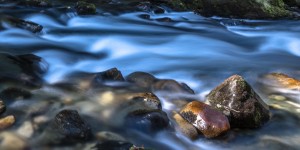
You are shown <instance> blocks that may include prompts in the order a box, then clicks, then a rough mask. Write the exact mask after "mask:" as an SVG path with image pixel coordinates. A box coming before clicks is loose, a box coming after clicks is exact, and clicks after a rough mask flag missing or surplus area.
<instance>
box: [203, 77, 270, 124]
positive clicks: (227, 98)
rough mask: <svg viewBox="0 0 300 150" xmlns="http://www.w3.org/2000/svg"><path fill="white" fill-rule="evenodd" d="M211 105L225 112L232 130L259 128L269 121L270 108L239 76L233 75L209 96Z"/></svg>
mask: <svg viewBox="0 0 300 150" xmlns="http://www.w3.org/2000/svg"><path fill="white" fill-rule="evenodd" d="M207 100H208V102H209V104H210V105H211V106H212V107H213V108H215V109H217V110H219V111H221V112H223V113H224V114H225V115H226V116H227V117H228V119H229V121H230V126H231V127H232V128H257V127H261V126H262V125H263V124H265V123H266V122H267V121H268V120H269V119H270V116H269V107H268V105H267V104H265V103H264V101H263V100H262V99H261V98H260V97H259V96H258V95H257V94H256V93H255V91H254V90H253V89H252V88H251V86H250V85H249V84H248V83H247V82H246V81H245V80H244V79H243V78H242V77H241V76H239V75H233V76H231V77H229V78H228V79H226V80H225V81H224V82H223V83H221V84H220V85H219V86H217V87H216V88H215V89H213V90H212V91H211V92H210V93H209V94H208V96H207Z"/></svg>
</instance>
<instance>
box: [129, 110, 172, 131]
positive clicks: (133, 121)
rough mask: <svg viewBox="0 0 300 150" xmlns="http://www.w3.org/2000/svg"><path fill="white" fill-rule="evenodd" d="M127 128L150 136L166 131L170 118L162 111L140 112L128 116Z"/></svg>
mask: <svg viewBox="0 0 300 150" xmlns="http://www.w3.org/2000/svg"><path fill="white" fill-rule="evenodd" d="M125 126H126V127H129V128H132V129H135V130H139V131H143V132H145V133H149V134H150V133H155V132H157V131H160V130H163V129H166V128H167V127H168V126H169V118H168V116H167V114H166V113H165V112H163V111H162V110H152V111H148V110H138V111H134V112H131V113H129V114H128V115H127V116H126V118H125Z"/></svg>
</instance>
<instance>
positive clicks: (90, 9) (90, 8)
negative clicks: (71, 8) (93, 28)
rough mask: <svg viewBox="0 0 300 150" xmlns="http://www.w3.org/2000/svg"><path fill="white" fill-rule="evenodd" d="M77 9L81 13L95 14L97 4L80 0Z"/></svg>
mask: <svg viewBox="0 0 300 150" xmlns="http://www.w3.org/2000/svg"><path fill="white" fill-rule="evenodd" d="M75 9H76V11H77V13H78V14H79V15H93V14H96V6H95V5H94V4H92V3H87V2H85V1H78V2H77V3H76V6H75Z"/></svg>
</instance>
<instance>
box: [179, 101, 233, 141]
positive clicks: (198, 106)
mask: <svg viewBox="0 0 300 150" xmlns="http://www.w3.org/2000/svg"><path fill="white" fill-rule="evenodd" d="M180 115H181V116H182V117H183V118H184V119H186V120H187V121H188V122H190V123H191V124H193V125H194V126H195V127H196V128H197V129H198V130H199V131H200V132H201V133H203V135H204V136H205V137H207V138H212V137H217V136H219V135H221V134H222V133H225V132H226V131H228V130H229V129H230V124H229V121H228V119H227V117H226V116H225V115H224V114H222V113H221V112H219V111H217V110H214V109H212V108H211V107H210V106H209V105H206V104H204V103H202V102H199V101H193V102H190V103H188V104H187V105H185V106H184V107H183V109H182V110H181V111H180Z"/></svg>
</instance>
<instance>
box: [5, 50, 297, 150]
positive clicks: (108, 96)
mask: <svg viewBox="0 0 300 150" xmlns="http://www.w3.org/2000/svg"><path fill="white" fill-rule="evenodd" d="M41 62H43V61H42V58H40V57H38V56H35V55H32V54H27V55H17V56H14V55H8V54H1V70H3V71H2V72H1V76H0V77H1V81H2V83H1V93H0V97H1V119H0V128H1V133H0V137H1V139H2V140H1V143H0V147H1V148H2V149H34V148H42V149H44V148H59V147H60V148H68V147H69V148H71V147H73V148H74V144H76V146H75V149H110V148H115V149H130V150H131V149H147V148H144V147H143V145H136V144H135V143H132V142H131V141H130V140H126V139H127V138H126V135H127V134H128V133H127V134H125V133H124V131H122V130H128V131H131V132H133V131H138V132H142V133H145V134H147V135H155V134H157V133H159V132H162V131H164V132H170V133H172V132H176V133H178V134H183V135H185V136H187V137H188V138H190V139H192V140H195V139H198V138H204V137H206V138H220V137H221V138H225V137H227V136H228V135H230V134H234V133H233V132H232V131H230V130H233V131H234V132H241V133H243V132H245V131H247V130H249V129H252V130H253V129H254V130H253V131H254V132H260V131H259V130H257V128H261V127H263V126H264V125H265V124H266V123H267V124H269V125H268V126H272V123H274V121H275V120H274V118H276V117H278V116H277V113H278V111H280V110H281V108H276V104H271V105H270V106H271V109H272V111H270V109H269V106H268V105H267V104H266V103H265V102H264V100H262V99H261V98H260V96H259V95H258V94H257V93H256V92H255V90H253V89H252V87H251V86H250V85H249V83H247V81H246V80H245V79H243V77H241V76H238V75H233V76H231V77H229V78H228V79H226V80H225V81H224V82H223V83H221V84H220V85H219V86H217V87H216V88H215V89H213V90H212V91H211V92H210V93H209V94H208V95H207V99H206V100H207V103H208V104H209V105H208V104H205V103H204V102H203V100H202V99H197V96H196V95H194V91H193V90H192V89H191V88H190V87H189V86H188V85H187V84H185V83H180V82H177V81H176V80H171V79H159V78H156V77H154V76H153V75H151V74H149V73H146V72H134V73H131V74H129V75H128V76H126V77H123V75H122V73H121V71H119V70H118V69H116V68H112V69H109V70H106V71H103V72H99V73H72V74H70V75H69V76H68V77H66V80H64V81H63V82H59V83H55V84H47V83H45V82H43V80H42V78H41V77H42V75H43V73H44V72H45V71H46V70H43V69H42V68H41ZM7 68H10V69H7ZM42 70H43V71H42ZM266 77H267V78H268V79H270V80H273V82H267V83H273V84H274V85H277V87H278V86H279V87H280V88H288V89H290V87H293V89H295V88H294V87H297V86H298V82H300V81H299V80H297V79H294V78H290V77H288V76H287V75H284V74H269V75H267V76H266ZM29 79H30V80H29ZM3 81H5V82H3ZM37 81H39V82H37ZM264 81H267V80H266V79H264ZM264 85H266V84H264ZM265 87H266V88H267V89H271V88H269V87H270V86H267V85H266V86H265ZM293 89H292V90H293ZM296 90H298V88H296ZM156 94H158V95H159V96H157V95H156ZM282 96H284V95H282ZM160 99H165V100H167V101H168V102H170V103H172V105H175V106H176V109H174V110H163V109H162V102H161V100H160ZM288 104H289V105H295V106H294V107H298V106H297V104H296V103H292V102H289V103H287V105H288ZM274 107H275V108H274ZM274 110H276V112H275V113H274V112H273V111H274ZM272 112H273V113H272ZM271 116H273V117H271ZM295 117H296V116H295ZM272 118H273V119H272ZM270 119H271V122H269V123H268V121H269V120H270ZM236 129H238V131H236ZM243 130H245V131H243ZM129 134H130V133H129ZM235 134H236V133H235ZM123 136H125V137H123ZM127 136H128V135H127ZM203 136H204V137H203ZM12 141H14V144H12V143H11V142H12ZM145 145H147V143H145ZM150 148H151V147H150Z"/></svg>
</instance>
